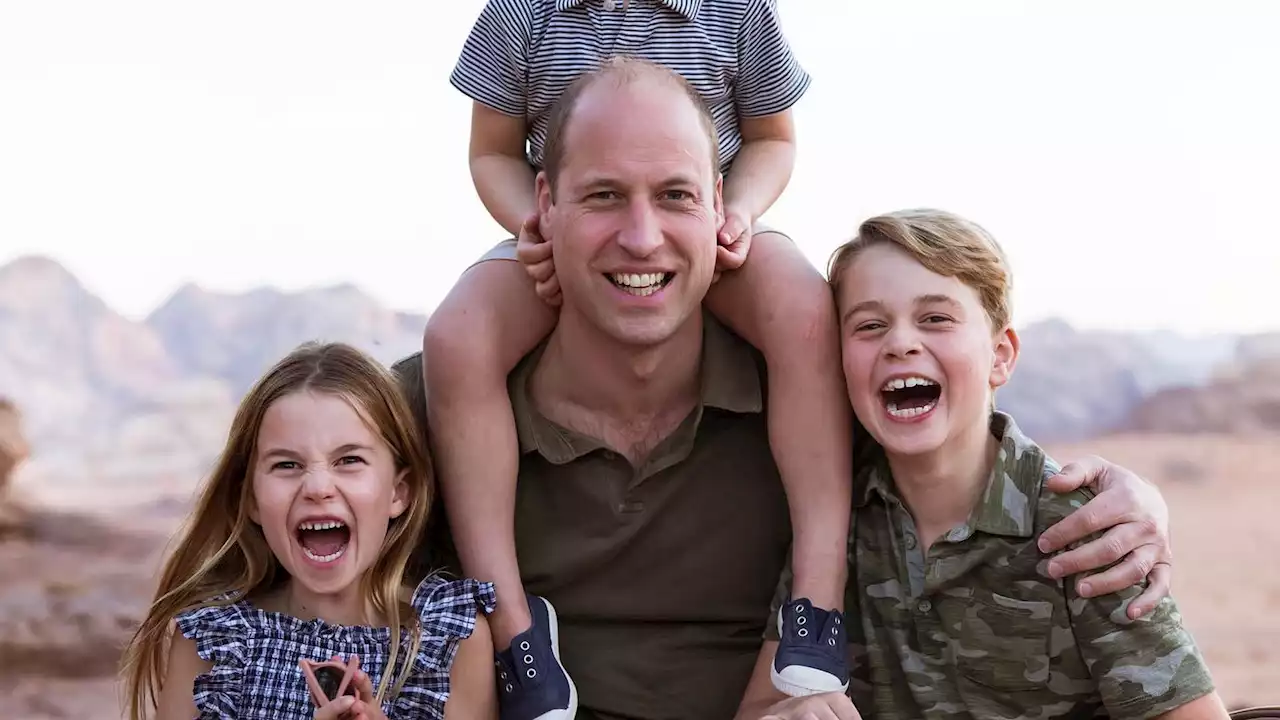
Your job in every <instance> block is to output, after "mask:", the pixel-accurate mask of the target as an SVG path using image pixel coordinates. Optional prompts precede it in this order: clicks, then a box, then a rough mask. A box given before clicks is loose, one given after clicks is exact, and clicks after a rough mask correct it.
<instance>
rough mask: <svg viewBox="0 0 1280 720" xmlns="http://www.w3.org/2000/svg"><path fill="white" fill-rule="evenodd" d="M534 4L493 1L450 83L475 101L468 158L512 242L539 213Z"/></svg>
mask: <svg viewBox="0 0 1280 720" xmlns="http://www.w3.org/2000/svg"><path fill="white" fill-rule="evenodd" d="M532 34H533V6H532V4H531V3H530V2H529V0H489V1H488V2H487V3H486V4H485V7H484V9H483V10H482V11H481V12H480V16H479V18H477V19H476V23H475V25H474V26H472V28H471V32H470V33H469V34H468V35H467V40H466V42H465V43H464V44H463V46H462V52H461V53H460V54H459V56H458V63H457V65H456V66H455V67H454V69H453V73H452V74H450V76H449V82H450V83H451V84H452V85H453V86H454V87H455V88H457V89H458V90H460V91H461V92H462V93H463V94H465V95H466V96H467V97H469V98H471V100H472V101H473V105H472V110H471V143H470V150H469V152H468V158H469V160H470V164H471V178H472V180H473V182H474V183H475V186H476V191H477V193H478V194H479V195H480V200H481V202H483V203H484V206H485V209H487V210H488V211H489V214H490V215H492V216H493V218H494V220H496V221H497V222H498V224H499V225H501V226H502V227H503V228H504V229H505V230H506V231H507V232H509V233H511V235H512V236H515V235H517V234H519V232H520V225H521V223H523V222H524V220H525V218H527V217H529V215H530V214H532V213H533V212H534V211H535V210H536V209H537V203H536V200H535V196H534V189H533V177H534V174H533V169H532V168H531V167H529V163H528V160H527V159H526V156H525V139H526V135H527V128H526V126H525V114H526V112H527V108H528V104H527V98H528V87H527V86H526V84H525V77H526V76H527V72H526V70H527V64H528V51H529V43H530V40H531V38H532Z"/></svg>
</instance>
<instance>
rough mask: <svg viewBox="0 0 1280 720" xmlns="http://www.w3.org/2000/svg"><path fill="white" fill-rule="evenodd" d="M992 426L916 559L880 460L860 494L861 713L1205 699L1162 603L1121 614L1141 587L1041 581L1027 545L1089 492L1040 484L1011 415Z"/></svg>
mask: <svg viewBox="0 0 1280 720" xmlns="http://www.w3.org/2000/svg"><path fill="white" fill-rule="evenodd" d="M991 429H992V433H993V434H994V435H995V436H996V437H998V438H1000V441H1001V445H1000V450H999V453H998V456H997V459H996V462H995V466H994V468H993V470H992V474H991V479H990V480H989V482H988V485H987V489H986V492H985V494H984V496H983V498H982V500H981V502H980V503H979V505H978V506H977V507H976V508H975V509H974V511H973V512H972V514H971V515H970V517H969V520H968V521H967V522H966V523H964V524H963V525H960V526H957V527H955V528H953V529H952V530H951V531H950V532H948V533H947V534H945V535H944V536H943V537H942V538H941V539H939V540H938V541H936V542H935V543H934V544H933V546H932V547H930V548H928V552H927V553H926V552H924V549H923V548H921V547H920V546H919V542H918V537H917V533H916V528H915V523H914V522H913V521H912V519H911V516H910V514H909V513H908V512H907V510H906V509H905V507H904V506H903V504H902V502H901V501H900V500H899V498H898V497H897V495H896V494H895V493H894V488H893V484H892V480H891V478H890V476H889V473H888V468H887V464H886V463H885V462H884V461H883V457H881V458H879V459H877V460H876V461H875V462H873V463H871V464H870V466H869V470H868V471H867V473H866V474H865V475H864V476H863V478H862V480H863V482H862V483H860V484H859V485H858V486H857V487H856V490H855V494H854V499H855V506H856V509H855V511H854V512H855V531H854V537H853V539H852V543H853V547H852V548H851V554H852V555H853V556H854V557H855V558H856V561H855V562H854V563H853V567H852V568H851V572H850V580H851V582H850V584H849V593H848V598H847V600H846V603H847V607H846V610H848V611H849V612H850V615H851V616H852V615H853V614H854V613H857V614H858V615H859V616H860V617H861V624H862V628H861V633H857V632H855V633H854V634H853V636H852V637H851V638H850V642H851V653H852V654H853V655H854V657H853V660H854V663H853V672H854V676H855V677H854V682H852V683H851V688H850V691H851V694H853V695H854V700H855V704H857V705H858V708H859V710H860V711H861V712H862V714H863V717H868V718H870V717H875V718H925V719H927V720H933V719H935V718H936V719H939V720H941V719H943V718H946V719H951V718H969V717H973V718H1038V719H1048V718H1075V717H1090V716H1092V715H1093V714H1094V713H1095V712H1099V713H1103V714H1106V715H1110V716H1111V717H1113V718H1149V717H1153V716H1156V715H1159V714H1161V713H1164V712H1168V711H1169V710H1172V709H1174V708H1176V707H1178V706H1180V705H1184V704H1186V703H1188V702H1190V701H1192V700H1194V699H1196V698H1198V697H1201V696H1203V695H1205V694H1207V693H1209V692H1211V691H1212V689H1213V683H1212V680H1211V679H1210V676H1209V672H1208V669H1207V668H1206V666H1205V662H1204V660H1203V658H1202V657H1201V655H1200V653H1199V651H1198V649H1197V648H1196V646H1195V643H1194V642H1193V641H1192V638H1191V635H1190V634H1189V633H1188V632H1187V631H1186V630H1185V629H1184V628H1183V626H1182V621H1181V617H1180V615H1179V613H1178V609H1177V606H1176V604H1175V603H1174V601H1173V599H1172V598H1165V599H1164V600H1163V601H1162V602H1161V603H1160V605H1159V606H1157V608H1156V609H1155V610H1154V611H1152V612H1150V613H1148V614H1147V615H1146V616H1144V617H1142V618H1139V619H1138V620H1129V619H1128V617H1127V616H1126V614H1125V610H1126V608H1127V607H1128V604H1129V603H1130V602H1131V601H1132V600H1133V599H1134V598H1136V597H1137V596H1138V595H1139V594H1140V593H1141V591H1142V589H1143V587H1141V586H1135V587H1130V588H1128V589H1125V590H1123V591H1121V592H1118V593H1115V594H1112V595H1107V596H1105V597H1098V598H1090V599H1085V598H1082V597H1080V596H1079V595H1077V594H1076V592H1075V582H1074V579H1073V578H1068V579H1067V580H1065V581H1064V580H1054V579H1052V578H1050V577H1049V576H1048V574H1047V571H1046V565H1047V559H1048V558H1047V556H1045V555H1044V554H1042V553H1041V552H1040V551H1039V549H1038V548H1037V547H1036V539H1037V538H1038V536H1039V534H1040V533H1041V532H1042V531H1043V530H1044V529H1045V528H1047V527H1049V526H1050V525H1052V524H1054V523H1056V522H1057V521H1059V520H1061V519H1063V518H1064V517H1066V516H1067V515H1068V514H1070V513H1071V512H1072V511H1074V510H1075V509H1076V508H1078V507H1080V506H1082V505H1083V504H1084V503H1085V502H1086V501H1087V500H1088V499H1089V498H1090V497H1092V493H1091V492H1089V491H1087V490H1081V491H1076V492H1074V493H1070V494H1065V495H1059V494H1056V493H1052V492H1048V491H1044V490H1042V485H1043V483H1044V481H1045V480H1046V479H1047V478H1048V477H1050V476H1052V475H1053V474H1054V473H1055V472H1057V470H1058V469H1059V468H1058V466H1057V465H1056V464H1055V463H1054V462H1053V461H1052V460H1051V459H1050V458H1048V457H1047V456H1046V455H1045V454H1044V452H1043V451H1042V450H1041V449H1040V448H1039V447H1037V446H1036V445H1035V444H1034V443H1033V442H1032V441H1031V440H1029V439H1028V438H1027V437H1025V436H1024V435H1023V434H1022V433H1021V432H1020V431H1019V430H1018V428H1017V425H1016V424H1015V423H1014V422H1013V419H1012V418H1010V417H1009V416H1008V415H1005V414H1003V413H995V414H994V415H993V416H992V424H991ZM859 590H861V592H858V591H859ZM851 629H855V630H856V628H851ZM864 643H865V644H864ZM859 696H861V697H859Z"/></svg>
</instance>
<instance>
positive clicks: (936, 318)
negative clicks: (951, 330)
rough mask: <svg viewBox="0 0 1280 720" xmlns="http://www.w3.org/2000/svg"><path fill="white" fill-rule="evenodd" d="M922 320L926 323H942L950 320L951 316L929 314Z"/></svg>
mask: <svg viewBox="0 0 1280 720" xmlns="http://www.w3.org/2000/svg"><path fill="white" fill-rule="evenodd" d="M924 321H925V322H928V323H944V322H951V318H949V317H947V316H946V315H930V316H929V317H927V318H925V319H924Z"/></svg>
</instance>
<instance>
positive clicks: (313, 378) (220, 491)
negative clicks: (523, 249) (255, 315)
mask: <svg viewBox="0 0 1280 720" xmlns="http://www.w3.org/2000/svg"><path fill="white" fill-rule="evenodd" d="M300 390H309V391H312V392H324V393H332V394H334V395H337V396H339V397H343V398H345V399H346V400H347V401H348V402H350V403H351V404H352V406H353V407H354V408H355V409H356V411H357V412H359V413H360V414H361V416H362V417H363V418H364V420H365V421H366V422H368V423H369V424H370V425H371V426H372V427H373V429H374V430H375V431H376V432H377V433H378V434H379V435H380V436H381V437H382V439H383V441H385V442H386V443H387V445H388V446H389V447H390V448H391V453H392V456H393V457H394V458H395V461H396V466H397V470H398V471H399V470H408V472H407V473H406V474H405V482H407V483H408V484H409V501H408V502H409V505H408V508H407V509H406V510H405V511H404V512H403V513H401V514H400V516H399V517H397V518H395V519H394V520H392V521H391V524H390V526H389V527H388V529H387V536H386V539H385V540H384V541H383V545H382V549H381V551H380V553H379V555H378V559H377V560H376V561H375V562H374V564H373V566H372V567H371V568H370V570H369V572H368V573H367V574H366V575H365V577H364V578H363V579H362V581H361V585H362V590H363V591H364V593H365V595H366V597H368V598H369V601H370V604H371V605H372V607H373V610H374V612H375V613H377V616H378V617H381V618H385V619H386V621H387V624H388V626H389V627H391V628H392V633H391V637H392V642H391V649H390V653H391V655H390V658H389V659H388V661H387V667H386V668H384V670H383V672H382V679H381V681H380V682H379V684H378V692H377V697H378V701H379V702H381V701H382V699H383V698H384V697H386V696H387V690H388V686H389V685H390V680H391V677H392V675H393V674H394V673H393V670H394V668H395V666H396V656H397V654H398V652H397V651H398V649H399V645H400V643H399V642H398V633H397V632H396V629H397V628H401V627H407V628H409V630H410V637H411V638H412V641H411V645H410V648H409V653H408V655H407V657H406V658H405V659H404V664H403V667H402V669H401V671H400V673H399V675H398V677H397V678H396V680H395V684H394V687H393V688H392V690H391V693H390V696H391V697H394V696H395V695H396V694H398V693H399V692H400V689H401V688H402V687H403V685H404V681H405V679H406V678H407V677H408V674H409V670H410V669H411V668H412V666H413V662H412V661H413V658H414V657H415V656H416V655H417V653H418V647H419V640H420V632H419V628H418V618H417V614H416V613H415V612H414V610H413V608H412V607H411V606H410V604H409V602H408V600H409V597H408V591H409V589H410V587H409V585H408V584H406V578H405V569H406V566H407V564H408V563H409V560H410V557H411V555H412V554H413V552H414V550H415V545H416V544H417V542H418V541H419V539H420V538H421V537H422V534H423V531H424V529H425V526H426V522H427V517H428V514H429V512H430V508H431V503H432V500H433V494H434V477H433V472H432V467H431V459H430V456H429V454H428V452H427V449H426V443H425V428H419V427H418V425H417V421H416V420H415V419H414V415H413V413H412V412H411V411H410V408H409V406H408V403H407V401H406V399H405V397H404V396H403V394H402V393H401V392H400V390H399V387H398V386H397V385H396V382H395V380H394V379H393V378H392V376H391V374H390V373H389V372H388V371H387V370H386V369H385V368H383V367H382V366H381V365H379V364H378V363H377V362H376V361H374V360H373V359H371V358H369V357H368V356H367V355H365V354H364V353H362V352H360V351H359V350H356V349H355V348H353V347H351V346H349V345H344V344H341V343H329V344H318V343H308V344H305V345H302V346H300V347H299V348H297V349H296V350H294V351H293V352H292V353H290V354H289V355H288V356H287V357H285V358H284V359H283V360H281V361H280V362H278V363H277V364H276V365H275V367H273V368H271V370H270V371H268V372H267V374H266V375H265V376H263V377H262V379H260V380H259V381H258V382H257V384H255V385H254V386H253V388H252V389H250V390H249V392H248V394H247V395H245V397H244V399H243V400H242V401H241V403H240V407H239V409H238V410H237V412H236V416H235V420H234V421H233V422H232V424H231V431H230V433H229V435H228V437H227V444H226V447H225V448H224V450H223V452H222V455H221V457H220V458H219V460H218V464H217V466H216V468H215V470H214V472H213V474H212V475H211V476H210V477H209V479H208V480H207V481H206V482H205V484H204V486H203V488H202V490H201V493H200V498H199V500H198V501H197V503H196V507H195V511H194V512H193V513H192V514H191V516H190V517H189V518H188V520H187V524H186V526H185V527H184V529H183V530H182V531H181V535H180V536H179V540H178V542H177V545H176V547H175V549H174V550H173V552H172V554H171V555H170V556H169V557H168V559H167V560H166V562H165V564H164V568H163V571H162V572H161V575H160V583H159V586H158V587H157V589H156V593H155V599H154V600H153V601H152V603H151V608H150V610H149V611H148V612H147V616H146V618H145V619H144V620H143V621H142V624H141V626H139V627H138V630H137V632H136V633H135V634H134V636H133V639H132V641H131V642H130V644H129V647H128V648H127V649H126V651H125V654H124V674H125V680H126V686H125V692H126V706H127V707H128V709H129V717H130V718H132V719H133V720H143V719H144V718H146V717H148V714H149V712H150V711H152V710H154V709H155V707H156V702H157V699H158V697H159V692H160V688H161V685H162V684H163V682H164V675H165V659H166V656H167V646H168V643H169V639H170V637H171V631H170V626H171V623H172V622H173V619H174V617H175V616H176V615H177V614H178V613H180V612H182V611H184V610H188V609H191V608H195V607H201V606H206V605H214V604H229V603H232V602H236V601H239V600H243V599H246V598H251V597H255V596H256V595H257V594H258V593H260V592H261V591H264V590H267V589H269V588H272V587H274V586H277V585H278V583H280V582H282V581H283V580H285V579H286V574H285V572H284V570H283V568H281V566H280V563H279V562H278V561H277V560H276V558H275V556H274V555H273V554H272V552H271V549H270V547H268V545H267V541H266V539H265V538H264V537H263V534H262V528H261V527H259V526H258V525H257V524H255V523H254V522H252V521H251V520H250V519H249V515H248V508H249V499H250V493H252V483H251V482H249V478H250V473H251V472H252V467H253V464H254V455H255V453H256V451H257V448H256V445H257V439H258V431H259V428H260V427H261V426H262V418H263V415H265V414H266V412H267V408H268V407H270V406H271V404H272V403H274V402H275V401H276V400H278V399H279V398H281V397H284V396H285V395H288V394H290V393H293V392H296V391H300ZM228 593H229V597H226V598H224V599H220V600H214V598H217V597H219V596H223V595H226V594H228Z"/></svg>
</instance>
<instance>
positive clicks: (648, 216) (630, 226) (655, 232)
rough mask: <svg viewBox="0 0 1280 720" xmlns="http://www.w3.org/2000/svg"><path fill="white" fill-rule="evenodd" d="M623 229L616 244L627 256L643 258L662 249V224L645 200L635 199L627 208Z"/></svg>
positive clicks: (649, 203) (651, 206) (653, 209)
mask: <svg viewBox="0 0 1280 720" xmlns="http://www.w3.org/2000/svg"><path fill="white" fill-rule="evenodd" d="M623 223H624V224H623V227H622V229H621V230H620V232H619V233H618V244H619V245H620V246H622V249H623V250H626V251H627V253H628V254H630V255H632V256H634V257H638V258H644V257H649V256H650V255H652V254H653V253H654V252H655V251H656V250H657V249H658V248H660V247H662V242H663V239H662V224H661V223H660V222H659V221H658V214H657V212H656V211H655V208H654V207H653V204H652V203H651V202H649V200H648V199H647V198H645V199H636V200H633V201H632V202H631V204H630V205H628V207H627V214H626V217H625V218H624V219H623Z"/></svg>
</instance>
